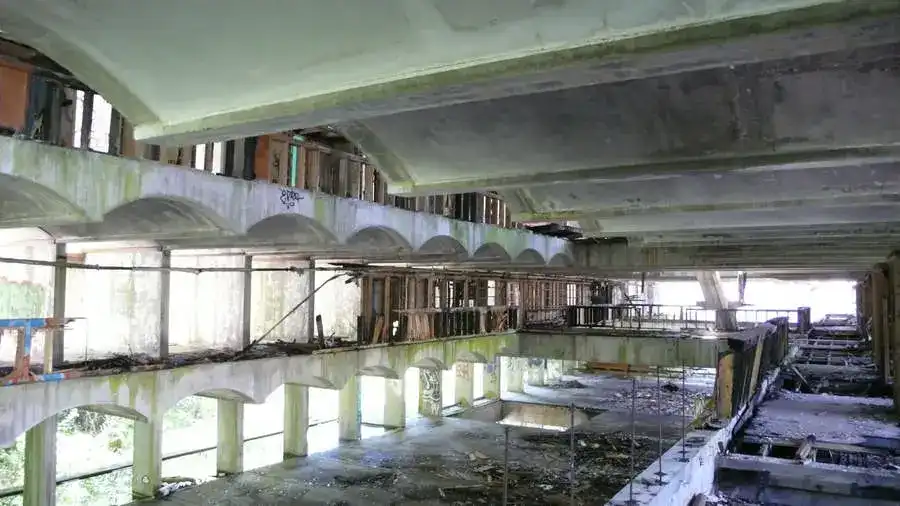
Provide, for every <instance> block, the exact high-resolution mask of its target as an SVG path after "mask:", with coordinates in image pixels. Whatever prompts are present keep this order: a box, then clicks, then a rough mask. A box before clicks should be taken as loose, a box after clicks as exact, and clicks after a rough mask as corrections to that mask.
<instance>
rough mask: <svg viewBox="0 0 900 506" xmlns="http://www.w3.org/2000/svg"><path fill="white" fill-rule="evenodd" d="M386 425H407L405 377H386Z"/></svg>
mask: <svg viewBox="0 0 900 506" xmlns="http://www.w3.org/2000/svg"><path fill="white" fill-rule="evenodd" d="M383 423H384V426H385V427H391V428H397V427H406V384H405V383H404V381H403V379H402V378H401V379H390V378H385V379H384V422H383Z"/></svg>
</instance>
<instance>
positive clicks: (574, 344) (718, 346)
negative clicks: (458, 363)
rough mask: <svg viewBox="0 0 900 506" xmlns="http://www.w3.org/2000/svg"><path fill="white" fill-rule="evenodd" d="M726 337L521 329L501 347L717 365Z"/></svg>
mask: <svg viewBox="0 0 900 506" xmlns="http://www.w3.org/2000/svg"><path fill="white" fill-rule="evenodd" d="M727 349H728V344H727V342H726V341H725V340H724V339H704V338H694V337H689V338H682V337H676V336H675V335H673V337H664V336H659V337H634V336H621V335H618V336H612V335H607V336H604V335H598V334H596V333H590V334H587V333H578V334H576V333H573V332H571V331H567V332H553V331H547V332H546V333H540V332H534V331H531V332H519V333H517V334H516V335H515V339H514V340H512V341H510V342H509V343H508V344H507V345H506V346H505V347H504V348H503V349H502V350H501V351H500V354H501V355H505V356H514V357H534V358H553V359H559V360H577V361H583V362H604V363H620V364H630V365H634V366H666V367H680V366H681V365H682V364H684V365H685V366H688V367H711V368H712V367H716V365H717V364H718V360H719V353H721V352H724V351H725V350H727Z"/></svg>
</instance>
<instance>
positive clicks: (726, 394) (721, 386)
mask: <svg viewBox="0 0 900 506" xmlns="http://www.w3.org/2000/svg"><path fill="white" fill-rule="evenodd" d="M733 405H734V353H729V354H727V355H725V356H724V357H722V358H720V359H719V364H718V367H717V368H716V415H717V416H718V418H719V419H720V420H728V419H729V418H731V417H732V416H733V414H734V412H733Z"/></svg>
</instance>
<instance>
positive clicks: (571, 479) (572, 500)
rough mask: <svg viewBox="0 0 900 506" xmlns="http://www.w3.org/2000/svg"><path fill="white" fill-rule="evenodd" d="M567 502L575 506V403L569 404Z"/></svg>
mask: <svg viewBox="0 0 900 506" xmlns="http://www.w3.org/2000/svg"><path fill="white" fill-rule="evenodd" d="M569 453H570V455H569V504H570V505H571V506H575V403H574V402H573V403H571V404H569Z"/></svg>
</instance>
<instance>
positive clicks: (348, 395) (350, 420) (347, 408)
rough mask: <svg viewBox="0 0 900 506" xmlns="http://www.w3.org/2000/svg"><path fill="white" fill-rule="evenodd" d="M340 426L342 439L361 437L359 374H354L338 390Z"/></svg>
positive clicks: (339, 435)
mask: <svg viewBox="0 0 900 506" xmlns="http://www.w3.org/2000/svg"><path fill="white" fill-rule="evenodd" d="M338 410H339V411H338V426H339V434H338V438H339V440H340V441H357V440H359V438H360V435H361V434H360V416H361V413H360V411H359V376H357V375H355V374H354V375H352V376H350V378H349V379H347V384H346V385H344V388H342V389H341V390H340V392H338Z"/></svg>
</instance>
